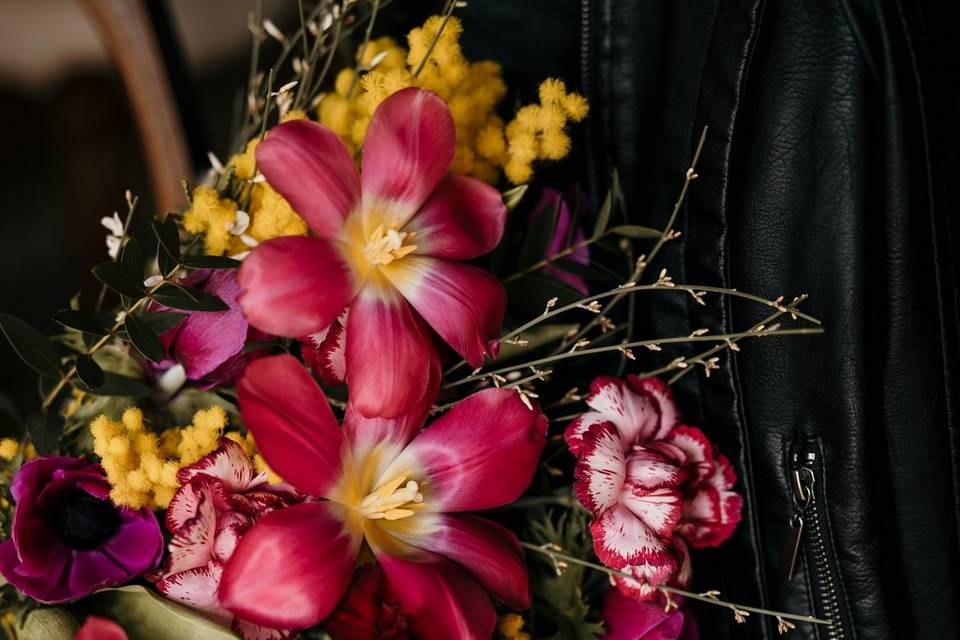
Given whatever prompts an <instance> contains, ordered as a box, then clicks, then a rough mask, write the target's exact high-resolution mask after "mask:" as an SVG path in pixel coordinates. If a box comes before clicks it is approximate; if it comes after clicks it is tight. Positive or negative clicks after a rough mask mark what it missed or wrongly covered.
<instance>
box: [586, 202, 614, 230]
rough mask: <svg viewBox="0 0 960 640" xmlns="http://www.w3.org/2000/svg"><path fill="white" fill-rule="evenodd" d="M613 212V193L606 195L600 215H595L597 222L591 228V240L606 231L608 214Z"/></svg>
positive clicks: (608, 220)
mask: <svg viewBox="0 0 960 640" xmlns="http://www.w3.org/2000/svg"><path fill="white" fill-rule="evenodd" d="M612 211H613V191H610V192H609V193H607V197H606V198H605V199H604V201H603V206H602V207H600V213H598V214H597V222H596V224H595V225H594V227H593V236H591V237H593V238H599V237H600V236H602V235H603V234H604V233H605V232H606V230H607V226H608V225H609V224H610V213H611V212H612Z"/></svg>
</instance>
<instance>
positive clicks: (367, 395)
mask: <svg viewBox="0 0 960 640" xmlns="http://www.w3.org/2000/svg"><path fill="white" fill-rule="evenodd" d="M455 135H456V134H455V130H454V125H453V119H452V118H451V116H450V111H449V109H448V108H447V106H446V104H445V103H444V102H443V100H441V99H440V98H439V97H438V96H436V95H434V94H432V93H429V92H426V91H421V90H419V89H414V88H410V89H405V90H403V91H400V92H398V93H395V94H393V95H392V96H390V97H389V98H387V99H386V100H384V102H383V103H382V104H381V105H380V107H379V108H378V109H377V111H376V112H375V113H374V115H373V118H372V120H371V121H370V126H369V128H368V130H367V136H366V141H365V143H364V148H363V162H362V164H363V172H362V173H358V172H357V169H356V165H355V164H354V160H353V157H352V156H351V155H350V153H349V152H348V151H347V148H346V147H345V146H344V145H343V143H342V142H341V141H340V139H339V138H338V137H337V135H336V134H335V133H333V132H332V131H330V130H329V129H327V128H325V127H323V126H321V125H319V124H316V123H313V122H309V121H305V120H297V121H292V122H288V123H285V124H281V125H279V126H277V127H275V128H273V129H272V130H271V131H270V135H269V136H268V137H267V139H266V140H265V141H264V142H262V143H261V144H260V145H259V146H258V147H257V166H258V167H259V168H260V169H261V170H262V171H263V173H264V175H265V176H266V177H267V179H268V180H269V181H270V184H271V185H272V186H273V187H274V188H275V189H276V190H277V191H279V192H280V194H281V195H283V196H284V197H285V198H286V199H287V200H288V201H289V202H290V204H291V205H292V206H293V208H294V209H295V210H296V211H297V213H299V214H300V215H301V216H303V218H304V219H305V220H306V221H307V224H308V225H309V226H310V229H311V230H312V231H313V236H312V237H309V238H303V237H286V238H276V239H273V240H270V241H267V242H264V243H262V244H260V245H259V246H257V247H256V248H255V249H254V250H253V251H252V252H251V253H250V255H249V256H248V257H247V259H246V260H245V261H244V264H243V267H241V269H240V285H241V287H242V289H243V290H244V292H243V293H242V294H241V297H240V304H241V306H242V307H243V311H244V313H245V314H246V316H247V318H248V319H249V321H250V323H251V324H252V325H253V326H254V327H256V328H258V329H261V330H262V331H266V332H267V333H270V334H273V335H281V336H288V337H292V338H299V337H302V336H310V335H313V334H317V333H319V332H322V331H323V330H324V329H326V328H327V327H329V326H330V325H331V324H332V323H333V322H334V321H335V320H337V318H338V317H339V316H340V315H341V313H342V312H343V311H344V309H345V308H346V307H347V306H348V305H349V312H348V313H347V315H346V322H345V329H346V331H345V334H346V339H345V342H346V345H345V346H346V360H345V364H346V367H345V368H346V375H347V376H348V377H349V382H350V384H351V387H352V389H353V403H354V406H355V407H356V409H357V410H359V412H360V413H362V414H363V415H365V416H383V417H387V418H394V417H397V416H400V415H402V414H404V413H407V412H408V411H409V410H410V409H411V407H413V406H415V405H416V404H417V403H418V402H420V401H421V400H422V399H423V398H424V397H425V396H426V395H427V380H426V378H427V376H423V375H415V374H416V373H417V372H423V371H425V370H426V369H427V368H429V367H430V366H432V365H431V364H430V363H432V362H433V361H435V360H437V358H438V355H437V351H436V347H435V345H434V344H433V339H432V335H431V332H430V330H429V328H432V329H433V331H434V332H436V333H437V334H439V335H440V337H441V338H443V340H445V341H446V342H447V343H449V344H450V346H451V347H453V349H454V350H455V351H456V352H457V353H459V354H460V355H461V356H463V357H464V358H465V359H466V360H467V361H469V362H470V363H471V364H472V365H473V366H479V365H480V364H482V362H483V359H484V357H485V356H488V355H496V352H497V341H496V338H497V335H498V332H499V330H500V323H501V321H502V319H503V313H504V308H505V304H506V296H505V293H504V290H503V287H502V286H501V285H500V283H499V282H498V281H497V280H496V279H495V278H493V277H492V276H491V275H490V274H488V273H486V272H484V271H482V270H480V269H478V268H476V267H472V266H468V265H464V264H459V263H458V262H456V261H458V260H466V259H470V258H475V257H477V256H480V255H482V254H484V253H487V252H489V251H490V250H491V249H493V248H494V247H495V246H496V245H497V244H498V243H499V242H500V238H501V236H502V235H503V226H504V222H505V219H506V208H505V206H504V204H503V202H502V200H501V197H500V194H499V192H498V191H497V190H496V189H494V188H493V187H491V186H489V185H487V184H484V183H483V182H480V181H479V180H475V179H473V178H468V177H465V176H456V175H446V174H447V169H448V168H449V167H450V162H451V160H452V159H453V152H454V140H455Z"/></svg>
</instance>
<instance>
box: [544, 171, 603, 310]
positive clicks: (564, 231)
mask: <svg viewBox="0 0 960 640" xmlns="http://www.w3.org/2000/svg"><path fill="white" fill-rule="evenodd" d="M579 197H580V198H583V197H585V196H583V194H579ZM554 211H556V216H557V218H556V223H555V225H554V228H553V237H552V238H551V239H550V244H549V246H547V255H545V256H544V257H545V258H549V257H550V256H553V255H556V254H558V253H560V252H561V251H563V250H564V249H566V248H568V247H570V246H572V245H575V244H580V243H581V242H583V241H584V239H585V238H584V235H583V231H581V230H580V229H577V230H576V233H573V234H571V230H570V225H571V224H572V223H573V216H572V215H571V214H570V205H569V204H568V203H567V197H565V196H563V195H561V194H560V193H559V192H557V191H555V190H553V189H549V188H547V189H544V190H543V192H542V193H541V195H540V202H538V203H537V206H536V207H535V208H534V210H533V212H532V213H531V214H530V224H531V226H533V225H535V224H537V223H538V222H539V220H540V218H542V217H543V216H544V215H547V214H550V213H553V212H554ZM564 260H568V261H570V262H575V263H577V264H581V265H584V266H586V265H589V264H590V251H589V250H588V249H587V247H586V246H583V247H579V248H577V249H576V250H574V251H573V253H571V254H570V255H569V256H567V257H566V258H564ZM543 271H544V273H548V274H550V275H552V276H553V277H554V278H556V279H557V280H560V281H561V282H563V283H565V284H567V285H569V286H571V287H573V288H574V289H575V290H577V291H579V292H580V293H582V294H583V295H587V294H588V293H590V291H589V289H588V288H587V281H586V280H584V279H583V278H582V277H581V276H578V275H576V274H574V273H570V272H569V271H564V270H563V269H561V268H559V267H547V268H545V269H544V270H543Z"/></svg>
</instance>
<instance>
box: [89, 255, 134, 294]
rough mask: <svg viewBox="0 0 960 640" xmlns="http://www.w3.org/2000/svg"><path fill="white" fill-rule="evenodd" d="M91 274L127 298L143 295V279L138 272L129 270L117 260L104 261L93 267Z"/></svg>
mask: <svg viewBox="0 0 960 640" xmlns="http://www.w3.org/2000/svg"><path fill="white" fill-rule="evenodd" d="M93 275H94V276H95V277H96V278H97V280H99V281H100V282H102V283H103V284H105V285H107V287H108V288H110V289H112V290H113V291H116V292H117V293H119V294H120V295H122V296H125V297H127V298H141V297H143V294H144V290H143V281H142V280H141V279H140V276H139V274H136V273H134V272H133V271H131V270H130V269H129V268H128V267H127V266H126V265H123V264H120V263H119V262H104V263H102V264H98V265H97V266H95V267H94V268H93Z"/></svg>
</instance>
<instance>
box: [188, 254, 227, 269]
mask: <svg viewBox="0 0 960 640" xmlns="http://www.w3.org/2000/svg"><path fill="white" fill-rule="evenodd" d="M240 264H241V263H240V261H239V260H234V259H233V258H228V257H226V256H188V257H186V258H184V259H183V266H185V267H189V268H191V269H236V268H237V267H239V266H240Z"/></svg>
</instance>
